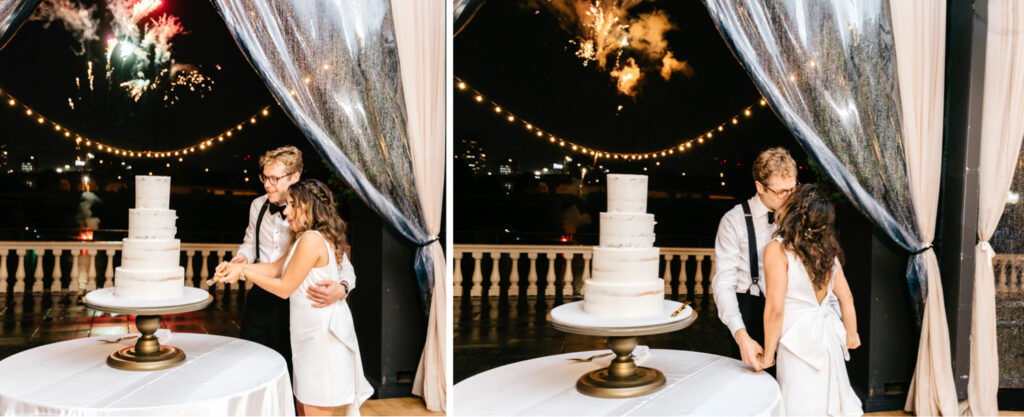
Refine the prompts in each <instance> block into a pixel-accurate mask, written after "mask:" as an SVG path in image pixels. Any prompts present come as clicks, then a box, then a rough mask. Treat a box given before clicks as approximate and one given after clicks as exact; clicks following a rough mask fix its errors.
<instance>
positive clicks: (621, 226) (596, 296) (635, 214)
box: [583, 174, 665, 317]
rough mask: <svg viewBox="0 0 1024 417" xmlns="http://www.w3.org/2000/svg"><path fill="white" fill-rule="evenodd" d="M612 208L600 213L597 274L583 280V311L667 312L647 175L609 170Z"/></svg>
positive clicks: (610, 314)
mask: <svg viewBox="0 0 1024 417" xmlns="http://www.w3.org/2000/svg"><path fill="white" fill-rule="evenodd" d="M606 184H607V186H608V211H607V212H603V213H601V215H600V221H601V223H600V236H599V241H598V245H599V246H597V247H595V248H594V257H593V267H592V275H591V278H590V279H588V280H586V282H584V283H583V310H584V311H586V312H587V313H589V314H593V315H597V316H606V317H649V316H655V315H658V314H661V313H662V309H663V300H664V299H665V283H664V281H663V280H662V279H661V278H660V277H659V276H658V260H659V257H660V253H659V250H658V248H656V247H654V225H655V224H656V222H655V221H654V215H653V214H650V213H646V210H647V176H645V175H625V174H609V175H608V178H607V181H606Z"/></svg>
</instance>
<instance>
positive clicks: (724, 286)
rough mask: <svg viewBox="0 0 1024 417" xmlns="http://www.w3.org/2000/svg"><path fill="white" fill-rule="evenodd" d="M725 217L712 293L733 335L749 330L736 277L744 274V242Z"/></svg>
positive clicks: (717, 239) (717, 246)
mask: <svg viewBox="0 0 1024 417" xmlns="http://www.w3.org/2000/svg"><path fill="white" fill-rule="evenodd" d="M729 214H730V213H726V215H725V216H722V220H721V222H720V223H719V224H718V234H717V235H716V236H715V275H714V277H712V278H711V293H712V295H714V297H715V306H716V308H717V309H718V318H719V319H721V320H722V323H725V325H726V327H728V328H729V335H732V336H735V334H736V331H738V330H740V329H746V326H745V325H744V324H743V316H741V315H740V308H739V303H738V302H737V301H736V280H737V277H738V275H739V273H740V270H739V267H740V265H739V264H740V245H739V239H740V237H741V236H738V235H737V231H736V225H735V224H733V222H731V221H730V219H729Z"/></svg>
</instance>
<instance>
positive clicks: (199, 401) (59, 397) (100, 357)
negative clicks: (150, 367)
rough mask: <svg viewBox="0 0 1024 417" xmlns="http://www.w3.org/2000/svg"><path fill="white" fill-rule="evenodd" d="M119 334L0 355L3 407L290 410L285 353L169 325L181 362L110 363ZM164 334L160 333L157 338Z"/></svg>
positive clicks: (11, 411) (46, 411)
mask: <svg viewBox="0 0 1024 417" xmlns="http://www.w3.org/2000/svg"><path fill="white" fill-rule="evenodd" d="M117 338H119V336H102V337H89V338H84V339H75V340H68V341H63V342H58V343H52V344H49V345H44V346H40V347H37V348H34V349H30V350H26V351H24V352H20V353H18V354H15V355H13V356H10V357H8V358H6V359H4V360H3V361H0V415H295V404H294V402H293V400H292V386H291V381H290V380H289V377H288V370H287V368H286V366H285V362H284V358H283V357H281V355H280V354H278V353H277V352H275V351H273V350H272V349H270V348H267V347H265V346H263V345H260V344H257V343H253V342H249V341H245V340H241V339H235V338H231V337H225V336H216V335H208V334H194V333H173V334H171V335H170V337H169V340H166V341H168V342H171V343H173V344H174V345H175V346H178V347H180V348H181V349H183V350H185V351H187V352H188V357H187V358H186V360H185V363H183V364H181V365H179V366H177V367H174V368H169V369H163V370H158V371H145V372H140V371H123V370H119V369H114V368H111V367H110V366H108V365H107V362H106V361H107V356H108V355H109V354H110V352H111V350H113V348H114V347H116V346H131V345H133V344H134V343H135V339H127V340H123V341H120V342H117V343H107V342H105V341H104V340H114V339H117ZM161 342H165V340H161Z"/></svg>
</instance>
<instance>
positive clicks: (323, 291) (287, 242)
mask: <svg viewBox="0 0 1024 417" xmlns="http://www.w3.org/2000/svg"><path fill="white" fill-rule="evenodd" d="M260 168H261V170H262V172H261V173H260V176H259V178H260V181H261V182H262V183H263V189H264V190H265V191H266V192H267V194H266V195H262V196H259V197H257V198H256V199H255V200H253V201H252V204H251V205H250V206H249V226H248V227H247V228H246V229H245V240H244V241H243V242H242V245H241V246H239V248H238V252H236V253H237V255H235V257H234V258H232V259H231V262H232V263H258V262H264V263H268V262H275V261H277V260H278V259H280V258H281V257H283V256H285V255H286V254H287V253H288V250H289V249H291V244H292V237H291V230H289V229H288V221H287V220H285V217H284V213H283V212H284V207H285V205H286V204H287V197H288V186H290V185H292V184H295V183H296V182H298V181H299V178H300V177H301V176H302V151H300V150H299V149H298V148H296V147H294V146H284V147H280V148H277V149H274V150H271V151H267V153H266V154H264V155H263V156H262V157H260ZM321 285H322V287H320V288H317V289H316V291H314V289H313V288H310V290H308V292H309V296H308V298H309V299H311V300H313V306H314V307H321V308H322V307H326V306H328V305H331V304H333V303H334V302H335V301H338V300H340V299H342V298H344V297H345V295H347V290H346V289H345V288H344V287H343V286H341V285H338V284H337V283H334V282H333V281H332V282H330V283H324V284H321ZM288 309H289V307H288V299H284V298H281V297H278V296H276V295H273V294H271V293H269V292H267V291H266V290H264V289H262V288H260V287H259V286H255V285H254V286H253V287H252V289H250V290H249V292H248V294H246V296H245V312H244V313H243V316H242V331H241V334H240V335H239V337H241V338H242V339H245V340H250V341H253V342H256V343H259V344H261V345H264V346H266V347H269V348H271V349H274V350H276V351H277V352H278V353H280V354H281V356H284V359H285V362H286V363H287V364H288V371H289V373H290V372H291V368H292V353H291V350H292V349H291V338H290V335H289V331H288V328H289V322H288Z"/></svg>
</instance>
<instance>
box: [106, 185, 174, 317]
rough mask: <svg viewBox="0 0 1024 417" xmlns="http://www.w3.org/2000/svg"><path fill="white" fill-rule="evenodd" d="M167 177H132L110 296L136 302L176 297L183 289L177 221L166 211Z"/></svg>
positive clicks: (172, 213) (168, 193)
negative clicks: (132, 204) (131, 201)
mask: <svg viewBox="0 0 1024 417" xmlns="http://www.w3.org/2000/svg"><path fill="white" fill-rule="evenodd" d="M170 198H171V177H161V176H143V175H139V176H136V177H135V208H133V209H128V237H127V238H126V239H124V245H123V247H122V249H121V266H119V267H117V269H116V270H115V271H114V295H116V296H118V297H122V298H132V299H140V300H161V299H173V298H180V297H182V296H183V294H184V288H185V268H182V267H181V261H180V259H179V252H180V250H181V241H180V240H178V239H175V238H174V235H175V234H176V233H177V230H178V229H177V228H176V227H175V225H174V223H175V220H176V219H177V216H176V215H175V212H174V210H170V209H168V203H169V201H170Z"/></svg>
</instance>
